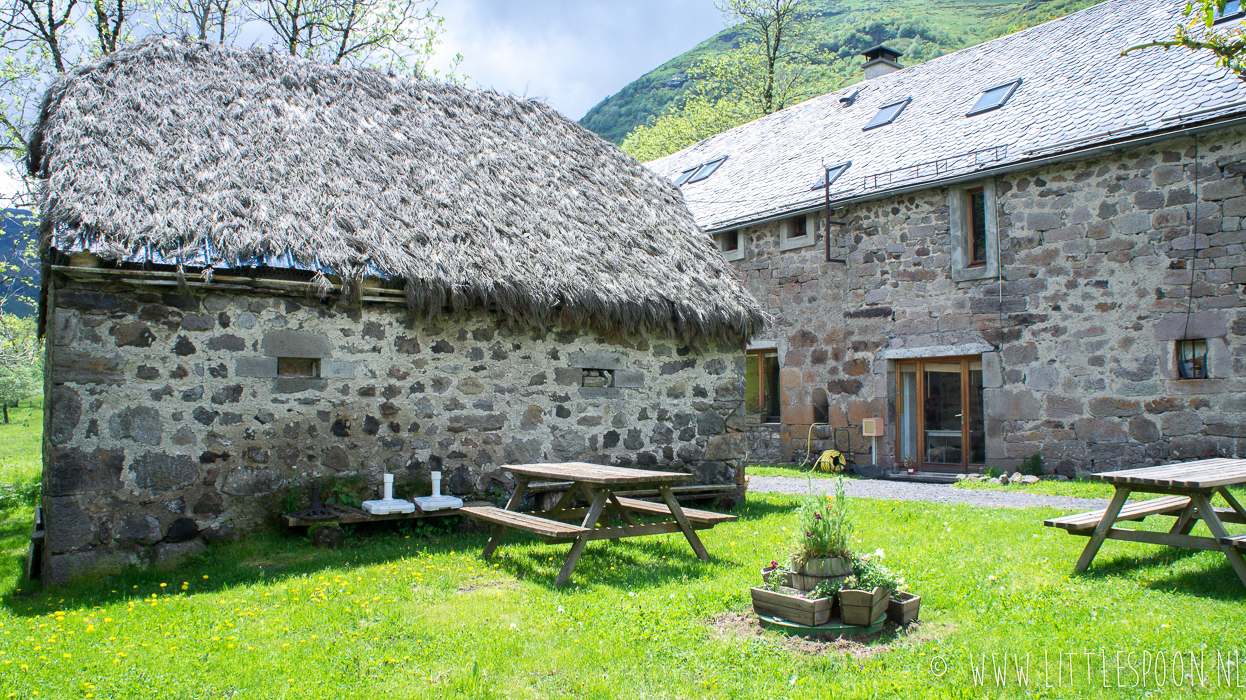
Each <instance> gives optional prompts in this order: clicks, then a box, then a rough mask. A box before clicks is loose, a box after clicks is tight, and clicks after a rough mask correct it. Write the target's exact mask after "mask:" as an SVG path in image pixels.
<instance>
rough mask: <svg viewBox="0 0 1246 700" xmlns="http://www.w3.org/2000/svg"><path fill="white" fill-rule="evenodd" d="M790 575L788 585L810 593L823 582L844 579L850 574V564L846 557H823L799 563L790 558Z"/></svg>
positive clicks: (794, 558) (795, 559)
mask: <svg viewBox="0 0 1246 700" xmlns="http://www.w3.org/2000/svg"><path fill="white" fill-rule="evenodd" d="M791 570H792V573H791V574H790V575H789V576H788V585H790V586H791V587H792V588H795V589H797V590H801V591H812V590H813V589H815V588H817V587H818V584H820V583H822V582H823V581H833V580H836V579H841V580H842V579H845V578H848V576H849V575H850V574H851V573H852V562H851V561H850V560H849V559H848V558H846V557H825V558H820V559H809V560H807V561H803V562H802V561H800V560H798V559H797V558H796V557H792V563H791Z"/></svg>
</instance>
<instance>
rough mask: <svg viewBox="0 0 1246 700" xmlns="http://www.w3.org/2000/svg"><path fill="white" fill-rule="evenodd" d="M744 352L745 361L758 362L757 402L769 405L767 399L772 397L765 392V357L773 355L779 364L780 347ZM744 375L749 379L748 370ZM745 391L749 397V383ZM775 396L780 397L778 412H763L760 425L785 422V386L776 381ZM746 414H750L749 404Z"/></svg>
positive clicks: (761, 404)
mask: <svg viewBox="0 0 1246 700" xmlns="http://www.w3.org/2000/svg"><path fill="white" fill-rule="evenodd" d="M744 353H745V354H744V358H745V362H756V363H757V402H758V405H760V406H763V407H764V406H767V405H768V404H769V401H767V399H768V398H769V397H770V394H768V393H765V388H766V381H765V379H764V377H765V376H766V373H765V369H766V363H765V358H766V356H767V355H773V356H774V360H775V364H778V362H779V350H778V348H757V349H754V350H745V351H744ZM754 358H756V359H754ZM744 375H745V377H746V381H747V377H748V372H747V371H746V372H745V373H744ZM744 393H745V396H746V397H747V395H748V387H747V385H746V386H745V390H744ZM774 396H775V397H778V399H779V402H778V412H777V413H775V414H774V415H771V414H770V413H768V412H767V413H764V414H761V420H759V421H758V425H779V424H781V423H782V422H783V402H782V397H783V388H782V387H781V386H779V383H778V382H775V387H774ZM745 415H746V416H747V415H749V414H748V407H747V405H746V406H745Z"/></svg>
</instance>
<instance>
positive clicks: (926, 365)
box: [896, 357, 986, 471]
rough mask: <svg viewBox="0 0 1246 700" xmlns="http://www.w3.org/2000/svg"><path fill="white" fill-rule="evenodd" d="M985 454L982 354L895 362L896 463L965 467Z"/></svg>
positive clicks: (934, 467) (948, 468) (953, 468)
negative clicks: (979, 355)
mask: <svg viewBox="0 0 1246 700" xmlns="http://www.w3.org/2000/svg"><path fill="white" fill-rule="evenodd" d="M985 459H986V431H985V424H984V421H983V412H982V362H981V359H980V358H978V357H972V358H970V357H948V358H932V359H929V360H913V361H909V362H898V363H896V463H897V466H899V467H913V468H921V469H925V470H931V471H964V470H965V469H966V468H967V467H968V466H969V465H970V464H981V463H982V462H984V461H985Z"/></svg>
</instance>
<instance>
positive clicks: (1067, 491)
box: [954, 479, 1115, 498]
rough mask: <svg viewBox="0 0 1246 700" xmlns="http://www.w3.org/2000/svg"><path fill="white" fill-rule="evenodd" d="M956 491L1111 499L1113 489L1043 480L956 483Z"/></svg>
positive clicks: (1099, 484)
mask: <svg viewBox="0 0 1246 700" xmlns="http://www.w3.org/2000/svg"><path fill="white" fill-rule="evenodd" d="M954 486H955V487H956V488H958V489H971V490H974V491H1020V492H1023V493H1033V494H1038V495H1042V496H1074V497H1076V498H1111V497H1112V493H1113V492H1114V491H1115V489H1113V488H1112V486H1111V485H1109V484H1104V483H1102V482H1098V481H1082V480H1080V479H1070V480H1068V481H1056V480H1055V479H1043V480H1042V481H1040V482H1038V483H1037V484H1030V485H1028V486H1027V485H1024V484H1006V485H1002V486H1001V485H1000V484H990V483H987V482H986V481H968V480H965V481H958V482H956V483H955V484H954Z"/></svg>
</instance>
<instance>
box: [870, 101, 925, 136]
mask: <svg viewBox="0 0 1246 700" xmlns="http://www.w3.org/2000/svg"><path fill="white" fill-rule="evenodd" d="M912 101H913V98H912V97H906V98H904V99H903V100H898V101H896V102H891V103H889V104H885V105H883V106H882V107H879V108H878V113H877V114H875V115H874V118H873V119H871V120H870V122H869V123H868V124H866V125H865V126H863V127H861V131H869V130H870V129H877V128H878V127H880V126H886V125H888V124H890V123H891V122H893V121H895V120H896V117H898V116H900V112H903V111H904V108H905V107H907V106H908V105H909V103H910V102H912Z"/></svg>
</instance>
